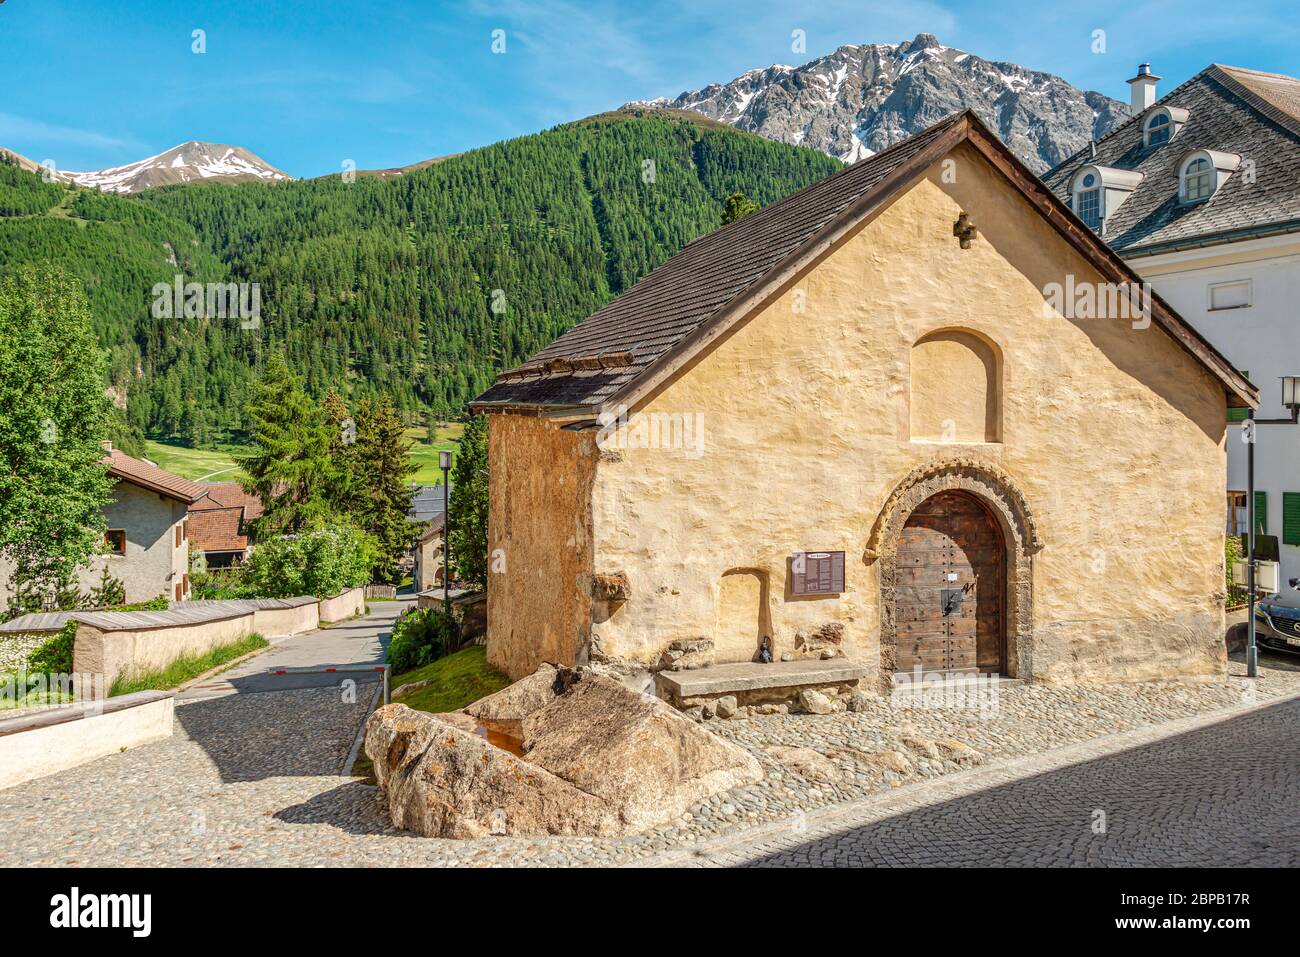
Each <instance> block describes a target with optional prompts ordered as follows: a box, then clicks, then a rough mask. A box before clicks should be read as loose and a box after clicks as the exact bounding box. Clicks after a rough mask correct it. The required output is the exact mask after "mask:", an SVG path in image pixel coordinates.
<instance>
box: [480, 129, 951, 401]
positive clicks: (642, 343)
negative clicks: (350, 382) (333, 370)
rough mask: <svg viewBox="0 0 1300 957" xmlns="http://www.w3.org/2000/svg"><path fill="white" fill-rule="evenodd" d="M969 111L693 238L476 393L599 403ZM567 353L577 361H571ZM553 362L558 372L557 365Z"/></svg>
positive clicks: (494, 398) (495, 397) (511, 398)
mask: <svg viewBox="0 0 1300 957" xmlns="http://www.w3.org/2000/svg"><path fill="white" fill-rule="evenodd" d="M965 115H966V114H963V113H955V114H953V115H952V116H950V117H948V118H947V119H944V120H941V121H939V122H938V123H936V124H934V125H933V126H931V127H929V128H928V129H926V130H924V131H922V132H920V133H917V134H916V135H915V136H912V137H909V138H908V139H906V140H903V141H901V142H899V143H896V144H894V145H893V146H891V147H889V148H888V149H886V150H882V151H881V152H879V153H877V154H875V155H874V156H871V157H868V158H867V159H864V160H860V161H859V162H857V163H855V164H854V165H852V166H850V167H848V168H847V169H844V170H842V171H840V172H838V173H834V174H832V175H830V176H828V177H826V178H825V179H823V180H821V181H819V182H816V183H813V184H812V185H811V186H806V187H804V188H803V189H801V190H799V191H798V192H795V193H791V194H790V195H789V196H787V197H785V198H784V199H782V200H779V201H777V202H775V203H773V204H772V205H770V206H767V207H765V208H763V209H761V210H759V211H758V212H756V213H752V214H750V215H749V216H746V217H745V218H744V219H739V220H737V221H736V222H734V223H731V224H729V225H727V226H724V227H722V228H721V229H716V230H714V231H713V232H711V233H708V234H706V235H704V236H701V237H700V238H699V239H696V240H695V241H694V242H691V243H688V244H687V245H686V246H685V247H684V248H683V249H682V250H681V252H679V253H678V254H677V255H675V256H673V257H672V258H670V259H669V260H668V261H667V262H665V263H664V264H663V265H662V266H660V267H659V268H657V269H655V270H653V271H652V272H651V273H650V274H649V275H647V276H646V277H645V278H644V279H642V280H641V281H640V282H638V283H637V284H636V285H635V286H633V287H632V288H631V289H629V290H628V291H627V292H625V293H623V295H621V296H619V297H618V298H617V299H615V300H614V301H613V302H611V303H610V304H609V305H607V306H605V307H604V308H603V309H600V310H599V311H597V312H595V313H593V314H592V315H591V316H589V317H588V318H587V319H584V320H583V321H582V322H580V323H579V324H578V325H576V326H574V327H573V328H572V329H570V330H569V331H568V332H566V333H564V334H563V335H562V336H560V337H559V338H558V339H556V340H555V341H554V342H552V343H551V344H550V345H549V346H547V347H546V348H545V349H543V350H542V351H541V352H539V353H537V355H536V356H534V357H533V359H531V360H530V361H529V362H527V363H525V364H524V365H522V366H520V367H519V368H518V369H516V370H511V371H509V372H506V373H503V374H502V376H501V377H498V381H497V383H496V384H495V385H493V386H492V387H491V388H490V389H488V390H487V392H485V393H483V394H482V395H481V396H479V397H478V398H477V399H476V400H475V401H474V406H475V407H476V408H480V409H481V408H487V407H490V406H493V405H510V404H526V405H533V404H540V405H574V406H590V405H598V404H599V403H601V402H603V401H605V400H606V399H608V398H610V397H611V396H613V395H614V394H615V393H617V392H618V390H619V389H620V388H622V387H623V386H625V385H627V384H628V383H629V382H631V381H633V380H634V379H635V378H636V377H637V376H638V375H639V374H640V373H641V372H642V371H643V370H644V369H645V368H646V367H647V366H648V365H649V364H650V363H651V362H653V361H654V360H655V359H658V358H659V357H660V356H663V355H664V354H665V353H667V352H668V351H669V350H670V349H672V348H673V347H674V346H676V345H677V344H678V343H680V342H682V341H683V340H684V339H686V338H687V337H688V336H689V335H690V334H691V333H693V332H695V331H696V330H697V329H699V328H700V327H701V326H702V325H703V324H704V323H705V322H706V321H707V320H708V319H710V318H711V317H712V316H714V315H715V314H716V313H717V312H718V311H719V310H721V309H723V308H724V307H726V306H727V305H728V304H729V303H731V302H733V301H734V300H737V299H739V298H741V297H742V295H743V294H744V293H745V292H747V291H748V290H749V289H750V288H751V287H752V286H754V285H755V284H756V283H757V282H758V281H759V280H760V279H761V278H763V277H764V276H765V275H766V274H767V273H768V272H770V271H771V270H772V269H774V268H775V267H777V266H778V265H779V264H780V263H781V262H782V261H783V260H784V259H785V258H786V257H788V256H790V255H791V254H793V253H795V252H796V251H797V250H799V248H800V247H801V246H803V245H804V244H805V243H806V242H808V241H809V240H810V239H812V238H813V237H814V236H815V235H816V234H817V232H818V231H819V230H821V229H822V228H823V227H825V226H826V225H827V224H829V223H831V222H832V221H833V220H834V219H835V218H836V217H837V216H839V215H840V214H841V213H842V212H844V210H845V209H846V208H848V207H849V206H850V205H851V204H852V203H853V202H854V201H856V200H858V199H861V198H862V197H863V196H864V195H865V194H867V193H868V192H869V191H870V190H871V189H872V188H873V187H875V186H878V185H879V184H880V183H881V182H882V181H883V180H885V178H886V177H887V176H888V175H889V174H890V173H892V172H894V171H895V170H897V169H898V168H899V167H901V166H903V165H904V164H906V163H907V161H908V160H910V159H912V158H913V157H915V156H916V155H917V154H919V153H921V152H922V151H923V150H924V149H925V148H926V147H927V146H929V145H931V144H932V143H933V142H934V141H935V140H937V139H939V138H940V137H941V136H942V135H943V134H944V133H946V132H948V131H949V130H950V129H952V128H953V127H954V126H956V124H957V123H958V122H959V121H960V120H961V119H962V118H963V117H964V116H965ZM556 360H560V361H559V362H556ZM565 361H567V362H568V363H570V364H574V365H577V366H578V368H577V369H576V370H569V369H565V368H564V363H565ZM552 363H554V364H555V367H556V371H553V372H549V373H548V372H547V369H548V366H550V365H551V364H552ZM602 365H604V366H605V367H602ZM584 366H593V367H594V368H583V367H584ZM524 376H526V377H524Z"/></svg>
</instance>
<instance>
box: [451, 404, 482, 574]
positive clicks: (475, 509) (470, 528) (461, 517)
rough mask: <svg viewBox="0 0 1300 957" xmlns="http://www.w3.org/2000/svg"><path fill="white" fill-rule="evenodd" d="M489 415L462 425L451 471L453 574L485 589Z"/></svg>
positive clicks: (477, 417) (480, 416) (478, 417)
mask: <svg viewBox="0 0 1300 957" xmlns="http://www.w3.org/2000/svg"><path fill="white" fill-rule="evenodd" d="M487 419H488V417H487V416H486V415H478V416H475V417H474V418H472V419H470V420H469V422H467V423H466V425H465V432H464V434H463V435H462V436H461V437H460V442H459V444H458V445H457V448H456V463H455V465H454V467H453V468H452V473H451V502H450V503H449V508H450V509H451V515H450V516H448V518H449V519H450V520H451V532H450V537H449V541H450V544H451V566H452V571H453V572H454V574H455V577H456V578H458V579H459V580H461V581H464V582H472V583H473V584H475V585H478V586H479V587H480V588H487V581H488V550H487V526H488V421H487Z"/></svg>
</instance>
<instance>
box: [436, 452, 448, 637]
mask: <svg viewBox="0 0 1300 957" xmlns="http://www.w3.org/2000/svg"><path fill="white" fill-rule="evenodd" d="M438 467H439V468H441V469H442V610H443V611H445V612H446V613H447V615H448V617H450V616H451V499H450V497H449V492H448V488H449V486H448V481H449V480H448V475H449V473H450V472H451V452H450V451H448V450H447V449H442V450H441V451H439V452H438Z"/></svg>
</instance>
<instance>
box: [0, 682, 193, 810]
mask: <svg viewBox="0 0 1300 957" xmlns="http://www.w3.org/2000/svg"><path fill="white" fill-rule="evenodd" d="M173 708H174V695H173V694H172V693H171V692H168V691H139V692H136V693H135V694H127V695H122V696H121V697H118V698H110V699H109V700H108V701H106V702H88V703H84V704H75V705H66V706H61V707H57V708H46V709H44V710H42V711H41V712H39V713H37V714H29V715H24V716H22V717H18V718H10V719H8V720H5V721H0V789H3V788H8V787H13V786H14V785H16V784H23V783H25V782H27V781H31V780H34V779H36V778H39V777H44V776H45V775H47V774H54V773H55V772H57V771H63V770H66V769H67V768H72V767H76V766H77V765H79V764H85V763H86V762H88V761H94V760H95V759H96V758H102V757H106V756H107V755H110V754H117V753H118V752H120V751H125V750H126V749H127V748H134V747H138V746H139V745H142V744H148V743H149V742H150V741H157V740H160V739H162V738H167V737H170V736H171V733H172V713H173Z"/></svg>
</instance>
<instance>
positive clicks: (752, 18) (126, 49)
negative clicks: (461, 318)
mask: <svg viewBox="0 0 1300 957" xmlns="http://www.w3.org/2000/svg"><path fill="white" fill-rule="evenodd" d="M1297 19H1298V18H1297V17H1296V15H1295V6H1294V0H1290V2H1281V0H1277V2H1275V0H1252V2H1250V3H1240V2H1238V3H1230V4H1224V3H1221V2H1220V3H1207V2H1201V0H1180V2H1163V0H1161V2H1144V0H1131V2H1112V0H1093V2H1088V3H1071V4H1068V5H1067V4H1060V5H1053V4H1051V3H1050V2H1046V3H1043V2H1040V3H1017V2H996V0H995V2H993V3H989V2H964V0H962V2H955V0H954V2H937V0H924V2H909V0H894V2H872V0H865V2H864V0H858V2H840V0H822V2H818V3H794V2H779V3H766V2H761V0H748V2H746V0H731V2H718V0H646V2H641V3H622V2H612V0H611V2H602V0H596V2H585V3H583V2H577V0H538V2H528V0H506V2H490V0H470V2H461V3H454V4H453V3H447V4H443V3H435V2H428V0H426V2H416V0H372V2H370V3H332V2H328V0H310V2H308V0H260V2H256V0H129V2H123V0H117V2H110V0H99V2H91V0H0V89H2V90H3V91H4V92H3V96H2V97H0V145H3V146H7V147H8V148H10V149H13V150H16V151H18V152H19V153H23V154H24V155H26V156H29V157H31V158H32V159H34V160H36V161H38V162H42V161H44V160H46V159H53V160H54V161H55V162H56V164H57V166H58V167H59V168H61V169H71V170H77V169H94V168H99V167H103V166H110V165H115V164H120V163H125V162H130V161H132V160H136V159H141V158H143V157H144V156H147V155H150V154H153V153H158V152H161V151H162V150H164V149H167V148H169V147H171V146H174V145H176V144H177V143H181V142H184V141H185V140H191V139H195V140H209V141H212V142H218V143H231V144H236V145H239V146H244V147H246V148H248V149H250V150H252V151H253V152H255V153H257V154H259V155H261V156H262V157H263V158H264V159H265V160H267V161H268V162H270V163H273V164H274V165H276V166H279V167H280V168H281V169H283V170H285V171H286V172H288V173H290V174H292V175H295V176H314V175H321V174H324V173H330V172H337V171H339V170H340V169H342V168H343V166H342V164H343V163H344V162H345V161H346V160H353V161H354V162H355V163H356V164H357V166H358V167H360V168H362V169H368V168H375V167H387V166H398V165H403V164H406V163H412V162H415V161H418V160H422V159H427V158H429V157H433V156H441V155H445V154H447V153H454V152H459V151H461V150H465V149H469V148H472V147H475V146H480V145H484V144H486V143H491V142H494V141H496V140H500V139H504V138H506V137H510V136H517V135H519V134H522V133H529V132H534V131H536V130H539V129H544V128H546V127H549V126H553V125H555V124H556V123H560V122H564V121H566V120H570V119H576V118H579V117H582V116H587V115H589V114H592V113H597V112H600V111H602V110H606V109H610V108H613V107H616V106H618V105H620V104H621V103H623V102H625V101H627V100H630V99H636V98H639V97H649V96H659V95H668V96H673V95H676V94H677V93H679V92H681V91H682V90H685V89H694V88H698V87H700V86H703V85H704V84H706V83H709V82H715V81H726V80H729V79H731V78H732V77H734V76H735V75H737V74H739V73H742V72H744V71H745V70H749V69H753V68H755V67H761V66H767V65H768V64H771V63H790V64H797V63H801V62H805V61H807V60H811V59H814V58H815V57H817V56H820V55H822V54H824V53H828V52H830V51H831V50H833V49H835V48H836V47H837V46H840V45H841V44H844V43H884V42H888V43H895V42H898V41H900V40H903V39H910V38H911V37H912V36H914V35H915V34H917V33H919V32H928V33H933V34H935V35H936V36H937V37H938V38H939V40H940V41H941V42H942V43H944V44H945V45H947V46H955V47H961V48H962V49H965V50H968V51H970V52H972V53H976V54H979V55H980V56H983V57H986V58H989V59H1001V60H1010V61H1013V62H1016V63H1020V64H1022V65H1024V66H1027V67H1031V68H1035V69H1042V70H1048V71H1050V72H1053V73H1057V74H1060V75H1061V76H1064V77H1065V78H1066V79H1067V80H1069V81H1070V82H1071V83H1073V84H1075V85H1076V86H1080V87H1084V88H1087V89H1096V90H1101V91H1102V92H1104V93H1107V94H1109V95H1111V96H1114V97H1116V98H1118V99H1122V100H1127V98H1128V88H1127V86H1126V85H1125V84H1124V80H1125V79H1127V78H1128V77H1130V76H1132V75H1133V73H1134V69H1135V67H1136V64H1137V63H1138V62H1139V61H1143V60H1149V61H1151V62H1152V63H1153V65H1154V69H1155V71H1156V72H1157V73H1159V74H1160V75H1161V76H1163V77H1164V78H1165V79H1164V82H1163V83H1162V84H1161V87H1160V89H1161V90H1162V91H1167V90H1169V89H1172V87H1173V86H1174V85H1175V84H1177V83H1179V82H1181V81H1182V80H1184V79H1186V78H1187V77H1188V76H1190V75H1192V74H1193V73H1195V72H1197V71H1198V70H1200V69H1201V68H1203V67H1204V66H1205V65H1207V64H1208V63H1211V62H1216V61H1217V62H1222V63H1231V64H1234V65H1237V66H1246V67H1252V68H1255V69H1262V70H1269V71H1274V72H1281V73H1290V74H1292V75H1296V74H1297V73H1300V62H1298V61H1300V56H1298V55H1297V54H1296V50H1297V49H1300V25H1298V24H1297ZM198 29H201V30H203V31H205V35H206V47H207V51H206V52H205V53H203V54H196V53H194V52H192V45H193V43H194V41H193V39H192V34H193V31H194V30H198ZM795 29H800V30H803V31H805V33H806V36H807V54H806V55H799V54H795V53H792V52H791V39H790V37H791V31H792V30H795ZM494 30H504V31H505V53H503V54H494V53H493V52H492V49H491V47H492V40H493V37H492V34H493V31H494ZM1095 30H1104V31H1105V32H1106V52H1105V53H1094V52H1093V50H1092V46H1093V31H1095Z"/></svg>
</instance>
